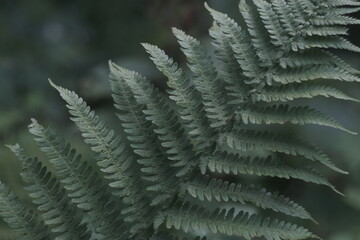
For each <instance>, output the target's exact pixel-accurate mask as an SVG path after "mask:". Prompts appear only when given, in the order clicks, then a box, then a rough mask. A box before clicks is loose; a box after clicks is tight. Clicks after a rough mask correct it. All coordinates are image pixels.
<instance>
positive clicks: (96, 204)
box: [29, 119, 128, 239]
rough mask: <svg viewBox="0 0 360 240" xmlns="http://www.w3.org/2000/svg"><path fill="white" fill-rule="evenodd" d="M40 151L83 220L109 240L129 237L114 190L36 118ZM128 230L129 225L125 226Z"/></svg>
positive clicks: (34, 127) (32, 128)
mask: <svg viewBox="0 0 360 240" xmlns="http://www.w3.org/2000/svg"><path fill="white" fill-rule="evenodd" d="M29 131H30V133H32V134H33V135H34V139H35V140H36V142H37V143H38V145H39V147H40V149H41V150H42V151H43V152H44V153H45V154H46V155H47V156H48V158H49V161H50V163H51V164H52V167H53V168H54V170H55V173H56V175H57V176H59V178H60V182H61V183H62V184H63V185H64V188H65V189H66V190H67V194H68V197H69V198H70V199H71V201H72V202H73V203H75V204H76V206H77V207H78V208H79V209H81V210H83V211H84V212H86V214H85V216H84V220H85V221H86V222H87V223H88V224H90V225H91V226H92V228H93V229H94V231H95V232H96V233H98V234H101V235H102V236H104V237H106V238H112V239H118V238H117V237H116V236H118V237H119V238H121V237H125V236H126V234H128V232H127V230H126V229H125V228H124V227H123V225H124V223H123V221H121V220H120V219H119V218H118V216H119V215H120V212H119V210H118V209H116V207H114V206H115V204H114V200H113V199H112V196H111V191H110V189H109V188H108V186H107V185H106V184H105V183H104V182H103V181H102V179H101V178H100V177H99V176H97V174H96V173H95V172H94V170H93V169H92V168H91V167H90V166H89V164H88V163H87V162H86V161H83V160H81V156H80V155H78V154H76V150H75V149H72V148H71V146H70V144H67V143H65V142H64V140H62V139H61V138H60V137H59V134H58V133H57V132H55V131H54V130H53V129H51V128H47V129H45V128H44V127H43V126H41V125H40V124H39V123H38V122H37V121H36V120H35V119H32V123H31V124H30V125H29ZM126 228H128V226H126Z"/></svg>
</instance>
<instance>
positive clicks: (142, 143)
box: [110, 63, 179, 205]
mask: <svg viewBox="0 0 360 240" xmlns="http://www.w3.org/2000/svg"><path fill="white" fill-rule="evenodd" d="M110 83H111V89H112V92H113V99H114V102H115V107H116V108H117V109H118V110H119V111H118V113H117V116H118V118H119V119H120V120H121V122H122V124H121V125H122V126H123V128H124V131H125V132H126V133H127V134H128V137H127V138H128V140H129V141H130V143H131V146H132V148H133V149H134V152H135V153H136V154H137V155H139V157H140V158H139V159H138V160H137V161H138V163H139V164H140V165H142V168H141V171H142V172H143V173H144V176H143V178H144V179H145V180H146V181H148V182H150V184H149V186H148V187H146V189H147V190H149V191H155V192H156V194H157V195H156V196H155V197H154V199H153V200H152V203H151V204H152V205H159V204H161V203H163V201H165V200H167V199H169V198H171V197H172V196H173V195H174V192H175V191H176V189H177V188H176V186H177V181H178V180H179V179H178V178H176V177H174V175H175V174H176V172H175V171H174V170H175V169H174V168H172V167H171V166H169V163H168V159H167V155H166V149H165V148H164V147H163V146H162V145H161V142H160V140H159V139H158V136H157V134H156V133H155V126H154V125H153V124H152V122H151V121H148V120H146V115H145V114H144V113H143V110H144V107H143V106H141V105H140V104H138V103H137V102H136V99H135V98H134V96H133V93H132V92H131V89H130V88H129V87H128V86H127V84H126V83H125V80H124V79H123V78H122V74H121V72H119V71H118V70H117V68H116V67H115V66H114V65H112V63H110ZM160 200H161V201H160Z"/></svg>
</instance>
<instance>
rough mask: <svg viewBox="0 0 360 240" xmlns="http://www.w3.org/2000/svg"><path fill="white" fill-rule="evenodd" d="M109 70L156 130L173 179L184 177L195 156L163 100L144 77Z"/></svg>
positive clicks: (188, 141)
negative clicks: (119, 76)
mask: <svg viewBox="0 0 360 240" xmlns="http://www.w3.org/2000/svg"><path fill="white" fill-rule="evenodd" d="M113 66H114V68H116V69H117V71H118V74H121V77H122V79H124V81H125V82H126V84H127V85H128V86H129V88H130V89H131V91H132V92H133V94H134V97H135V98H136V101H137V102H138V103H139V104H141V105H145V106H146V109H145V110H143V112H144V113H145V114H146V115H147V117H146V119H147V120H149V121H152V123H153V124H154V125H155V126H156V129H155V132H156V133H157V134H158V137H159V139H160V141H161V142H162V143H161V145H162V146H163V147H164V148H166V149H167V150H166V152H167V154H168V158H169V160H170V161H172V164H171V165H172V166H173V167H175V168H176V171H177V173H176V175H177V176H179V177H180V176H183V175H185V174H187V173H188V172H189V171H190V169H191V166H192V165H193V164H195V163H196V161H195V152H194V151H193V146H192V144H191V142H190V140H189V138H188V136H187V135H186V133H185V130H184V129H183V128H182V126H181V124H180V122H179V120H178V118H177V116H176V115H175V113H174V111H173V109H171V108H170V106H169V104H168V102H167V100H166V99H165V98H164V96H163V95H162V94H161V93H160V92H159V90H158V89H157V88H155V87H154V86H153V85H152V84H151V83H150V82H149V81H148V80H147V79H146V78H145V77H143V76H141V75H140V74H138V73H136V72H133V71H130V70H127V69H124V68H122V67H120V66H117V65H115V64H113Z"/></svg>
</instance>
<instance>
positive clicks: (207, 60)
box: [0, 0, 360, 240]
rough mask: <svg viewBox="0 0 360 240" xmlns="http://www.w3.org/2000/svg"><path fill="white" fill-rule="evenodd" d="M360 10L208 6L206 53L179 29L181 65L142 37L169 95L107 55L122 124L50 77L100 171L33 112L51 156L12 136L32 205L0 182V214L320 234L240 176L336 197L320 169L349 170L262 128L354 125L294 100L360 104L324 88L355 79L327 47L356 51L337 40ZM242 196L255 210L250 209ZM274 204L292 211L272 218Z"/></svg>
mask: <svg viewBox="0 0 360 240" xmlns="http://www.w3.org/2000/svg"><path fill="white" fill-rule="evenodd" d="M359 6H360V4H359V3H358V2H355V1H348V0H305V1H299V0H267V1H265V0H241V1H240V4H239V10H240V21H239V22H236V21H234V20H233V19H231V18H230V17H229V16H228V15H226V14H224V13H221V12H218V11H216V10H214V9H212V8H210V7H209V6H208V5H207V4H205V7H206V8H207V9H208V11H209V13H210V14H211V16H212V17H213V20H214V22H213V24H212V27H211V29H210V32H209V33H210V36H211V41H212V46H213V49H214V58H212V57H211V56H212V55H211V54H210V53H209V52H208V51H207V49H206V48H205V47H204V46H202V44H201V42H200V41H199V40H197V39H196V38H194V37H192V36H189V35H187V34H186V33H185V32H183V31H181V30H178V29H175V28H174V29H173V33H174V35H175V37H176V39H177V40H178V42H179V45H180V47H181V50H182V52H183V53H184V55H185V57H186V60H187V65H188V68H189V70H190V71H189V73H188V71H187V70H184V69H183V68H182V67H181V66H180V65H179V64H177V63H176V62H175V61H174V60H173V59H172V58H171V57H169V56H168V55H167V54H166V53H165V51H163V50H162V49H160V48H158V47H157V46H154V45H151V44H149V43H143V44H142V45H143V47H144V48H145V50H146V52H148V53H149V55H150V59H151V60H152V61H153V62H154V64H155V66H156V67H157V68H158V69H159V71H161V72H162V73H163V74H164V75H165V76H166V77H167V78H168V81H167V84H168V87H169V88H168V89H167V93H168V95H169V97H167V95H166V94H164V93H162V92H161V91H160V90H159V89H158V88H157V87H156V86H154V84H152V83H151V82H150V81H149V80H147V79H146V77H145V76H142V75H141V74H140V73H137V72H134V71H132V70H129V69H125V68H123V67H121V66H118V65H116V64H115V63H113V62H109V66H110V76H109V78H110V84H111V89H112V96H113V100H114V106H115V108H116V115H117V117H118V119H119V122H120V124H121V126H122V130H121V132H120V133H116V132H115V131H114V130H112V129H111V128H110V127H109V125H108V124H106V123H105V122H104V121H102V120H101V119H100V117H99V116H97V115H96V114H95V111H94V110H92V109H91V108H90V107H89V106H88V105H87V103H86V102H85V101H84V100H83V99H82V98H81V97H80V96H78V95H77V94H76V93H75V92H73V91H70V90H67V89H65V88H63V87H60V86H57V85H55V84H54V83H53V82H51V81H50V84H51V85H52V86H53V87H54V88H55V89H56V90H57V91H58V92H59V94H60V96H61V97H62V98H63V99H64V100H65V102H66V106H67V108H68V110H69V113H70V115H71V117H70V118H71V120H72V121H73V122H74V123H75V124H76V125H77V126H78V128H79V130H80V132H81V134H82V136H83V138H84V141H85V143H87V144H88V145H89V146H90V148H91V150H92V151H93V152H94V156H95V160H96V163H97V165H98V167H99V169H100V170H101V171H102V174H97V171H96V170H95V169H92V168H91V167H90V165H89V163H88V162H87V160H82V159H81V156H80V155H79V154H77V153H76V150H75V149H72V148H71V146H70V144H68V143H66V142H65V141H64V140H62V139H61V138H60V137H59V134H58V133H56V131H55V130H53V129H51V128H45V127H43V126H42V125H40V124H39V123H38V122H37V121H36V120H35V119H33V120H32V123H31V124H30V126H29V131H30V133H32V134H33V135H34V139H35V141H36V142H37V143H38V145H39V147H40V149H41V150H42V151H43V152H44V153H45V154H46V155H47V157H48V159H49V161H48V162H46V161H45V160H38V159H37V158H35V157H34V158H33V157H26V156H25V154H24V153H23V151H22V150H21V149H20V147H19V146H17V145H15V146H12V147H11V149H12V150H13V151H14V152H15V154H16V155H17V156H18V158H19V160H20V161H21V163H22V165H23V171H22V174H21V175H22V177H23V179H24V181H25V182H26V183H27V184H28V185H27V187H26V190H28V191H29V195H30V197H31V198H32V199H33V203H34V204H35V205H37V209H38V210H37V211H36V212H33V211H30V210H27V209H26V208H25V207H24V206H23V205H22V203H20V201H19V200H18V199H17V198H16V197H15V195H14V194H13V193H12V192H11V191H10V190H9V189H8V188H7V187H6V186H5V185H4V184H3V183H0V203H1V206H0V216H2V217H3V218H4V220H5V221H6V222H7V223H8V224H9V226H10V227H12V228H13V229H14V230H15V231H16V232H17V233H18V236H19V239H152V240H161V239H174V240H175V239H177V240H180V239H197V240H200V239H201V240H205V239H214V238H216V237H217V236H218V235H226V236H238V237H244V238H245V239H252V238H256V237H263V238H265V239H267V240H280V239H284V240H285V239H291V240H296V239H309V238H312V239H316V238H319V237H317V236H316V235H314V234H313V233H311V232H310V231H309V230H307V229H305V228H304V227H301V226H298V225H295V224H294V223H291V222H292V221H296V219H304V220H312V221H315V220H314V219H313V217H312V216H311V214H310V213H309V211H308V210H306V209H305V208H304V207H302V206H301V205H300V204H299V203H296V202H295V201H294V200H292V199H290V198H288V197H287V196H284V195H283V194H281V193H280V192H276V191H275V192H273V191H269V190H266V189H265V188H264V187H263V186H261V184H254V183H252V182H251V180H250V179H249V178H246V177H245V178H240V179H243V181H242V182H240V181H239V180H238V177H242V176H243V175H252V176H255V177H263V178H268V177H274V178H281V179H297V180H301V181H304V182H309V183H314V184H319V185H323V186H327V187H329V188H330V189H332V190H334V191H335V192H337V193H340V192H339V191H338V190H337V189H336V188H335V186H334V185H333V184H331V183H330V182H329V181H328V180H327V179H326V178H325V177H323V176H322V174H321V173H320V172H321V171H322V170H321V167H327V168H330V169H332V170H334V171H337V172H339V173H344V174H346V173H347V172H346V171H345V170H342V169H340V168H339V167H338V166H336V164H335V163H334V162H333V160H331V159H330V157H329V156H328V155H327V154H326V153H324V152H323V151H322V150H320V149H319V148H317V147H316V146H315V145H314V144H313V143H308V142H307V141H305V140H302V139H298V138H297V137H295V136H287V135H284V134H282V133H278V132H276V131H275V130H274V129H271V131H269V130H267V129H266V126H268V125H270V124H271V125H282V124H285V123H289V124H298V125H304V124H316V125H321V126H327V127H331V128H335V129H339V130H342V131H345V132H348V133H351V134H356V133H354V132H352V131H350V130H348V129H347V128H345V127H344V126H343V125H341V124H340V123H339V122H338V121H336V120H335V119H333V118H332V117H330V116H328V115H326V114H324V113H322V112H320V111H318V110H317V109H314V108H312V107H310V106H306V105H299V104H298V105H295V104H293V103H292V101H293V100H295V99H300V98H314V97H318V96H323V97H332V98H337V99H341V100H348V101H354V102H359V100H357V99H355V98H353V97H351V96H349V95H347V94H346V93H345V92H343V91H341V90H339V89H337V88H336V87H334V86H332V85H331V84H330V83H331V82H332V81H334V80H338V81H344V82H359V80H360V78H359V76H358V75H359V73H360V72H359V71H358V70H356V69H354V68H352V67H351V66H350V65H349V64H347V63H345V62H344V61H343V60H341V59H340V58H339V57H337V56H336V55H335V54H334V53H332V52H331V50H332V49H344V50H350V51H355V52H359V49H360V48H359V47H357V46H355V45H353V44H352V43H350V42H349V41H347V40H346V39H345V38H344V37H345V36H346V35H347V34H348V29H347V26H348V25H350V24H358V23H359V20H356V19H353V18H351V17H349V16H347V14H349V13H353V12H356V11H357V10H358V9H359V8H358V7H359ZM279 102H282V103H279ZM173 103H174V104H173ZM264 128H265V129H266V130H264ZM309 160H310V161H309ZM319 163H320V164H319ZM47 165H50V166H51V167H49V168H47V167H45V166H47ZM318 165H321V166H318ZM318 167H319V170H318V169H317V168H318ZM49 169H51V170H49ZM50 171H53V173H51V172H50ZM222 177H225V178H226V179H231V181H229V180H224V179H222ZM245 179H246V180H245ZM246 181H248V182H246ZM340 194H341V193H340ZM214 201H215V202H216V203H215V204H216V205H217V206H218V208H216V209H213V206H214V204H213V202H214ZM200 203H201V206H199V204H200ZM229 204H231V207H230V209H229V208H228V207H227V206H228V205H229ZM245 204H247V205H251V206H253V207H255V208H259V211H256V214H253V213H251V214H250V213H248V212H246V211H244V208H242V206H243V205H245ZM261 209H265V210H267V211H265V212H264V213H263V211H261ZM269 212H270V214H268V213H269ZM271 212H278V213H279V214H278V217H279V218H282V217H285V219H286V220H277V219H272V218H273V217H272V214H271ZM39 214H40V215H41V217H40V216H39ZM262 215H265V216H262ZM69 216H71V218H70V217H69ZM289 217H292V218H289ZM42 219H43V220H44V222H43V221H42ZM290 221H291V222H290Z"/></svg>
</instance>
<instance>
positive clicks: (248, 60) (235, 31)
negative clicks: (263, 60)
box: [205, 3, 265, 84]
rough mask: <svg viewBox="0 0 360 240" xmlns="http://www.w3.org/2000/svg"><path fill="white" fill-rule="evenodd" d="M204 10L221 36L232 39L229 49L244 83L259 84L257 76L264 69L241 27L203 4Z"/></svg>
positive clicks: (249, 39) (226, 16)
mask: <svg viewBox="0 0 360 240" xmlns="http://www.w3.org/2000/svg"><path fill="white" fill-rule="evenodd" d="M205 7H206V9H207V10H208V11H209V12H210V14H211V16H212V17H213V18H214V21H215V22H216V23H218V24H219V25H220V29H221V30H222V32H223V34H224V35H225V36H226V37H227V38H229V39H232V44H231V47H232V49H233V52H234V57H235V58H236V60H237V61H238V63H239V65H240V67H241V69H242V71H243V74H244V75H245V76H246V77H247V79H245V80H244V82H245V83H248V84H250V83H259V81H260V80H259V78H258V76H259V75H260V74H261V73H264V71H265V70H264V69H262V67H260V65H259V58H258V56H257V54H256V52H255V50H254V48H253V47H252V42H251V38H250V37H249V35H248V33H246V32H245V31H244V30H243V29H241V27H240V26H239V25H238V24H237V23H236V22H235V21H234V20H233V19H231V18H229V17H228V15H226V14H224V13H221V12H218V11H216V10H214V9H212V8H210V7H209V6H208V5H207V4H206V3H205Z"/></svg>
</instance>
